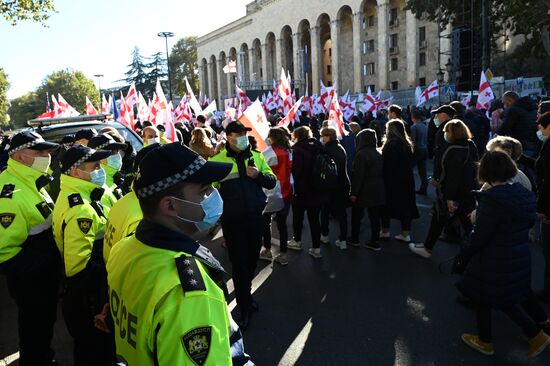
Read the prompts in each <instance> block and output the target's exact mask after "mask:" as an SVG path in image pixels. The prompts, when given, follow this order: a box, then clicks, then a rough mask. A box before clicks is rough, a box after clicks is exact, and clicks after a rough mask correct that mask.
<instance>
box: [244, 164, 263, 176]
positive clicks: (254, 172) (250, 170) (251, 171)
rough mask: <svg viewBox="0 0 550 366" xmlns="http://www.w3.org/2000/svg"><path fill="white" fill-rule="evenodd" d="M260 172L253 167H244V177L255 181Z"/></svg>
mask: <svg viewBox="0 0 550 366" xmlns="http://www.w3.org/2000/svg"><path fill="white" fill-rule="evenodd" d="M259 173H260V171H259V170H258V168H256V167H255V166H247V167H246V175H248V176H249V177H250V178H252V179H256V177H257V176H258V174H259Z"/></svg>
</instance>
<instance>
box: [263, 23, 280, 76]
mask: <svg viewBox="0 0 550 366" xmlns="http://www.w3.org/2000/svg"><path fill="white" fill-rule="evenodd" d="M265 45H266V55H265V58H266V61H267V62H266V68H267V70H265V75H266V78H265V80H274V79H275V73H276V71H275V68H276V65H277V62H276V59H275V58H276V56H275V55H276V47H277V45H276V40H275V34H274V33H273V32H269V33H268V34H267V35H266V36H265Z"/></svg>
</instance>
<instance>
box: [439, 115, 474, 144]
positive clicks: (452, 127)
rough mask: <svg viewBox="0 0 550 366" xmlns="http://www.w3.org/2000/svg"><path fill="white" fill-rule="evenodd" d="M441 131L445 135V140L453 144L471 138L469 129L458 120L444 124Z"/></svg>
mask: <svg viewBox="0 0 550 366" xmlns="http://www.w3.org/2000/svg"><path fill="white" fill-rule="evenodd" d="M443 131H444V132H446V133H447V140H449V142H451V143H452V142H455V141H460V140H470V139H471V138H472V137H473V136H472V133H471V132H470V129H469V128H468V126H466V124H465V123H464V122H462V121H461V120H459V119H452V120H450V121H449V122H447V123H446V124H445V127H443Z"/></svg>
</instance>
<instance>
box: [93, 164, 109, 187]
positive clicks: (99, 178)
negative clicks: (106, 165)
mask: <svg viewBox="0 0 550 366" xmlns="http://www.w3.org/2000/svg"><path fill="white" fill-rule="evenodd" d="M89 174H90V178H91V179H90V182H92V183H93V184H95V185H96V186H98V187H103V185H104V184H105V179H106V174H105V169H103V168H100V169H96V170H92V171H91V172H89Z"/></svg>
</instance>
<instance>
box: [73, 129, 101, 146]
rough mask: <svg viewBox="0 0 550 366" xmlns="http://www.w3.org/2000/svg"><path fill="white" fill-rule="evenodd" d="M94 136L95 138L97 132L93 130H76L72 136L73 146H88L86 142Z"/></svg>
mask: <svg viewBox="0 0 550 366" xmlns="http://www.w3.org/2000/svg"><path fill="white" fill-rule="evenodd" d="M94 136H97V131H96V130H94V129H93V128H83V129H81V130H78V131H76V133H75V135H74V145H84V146H88V141H90V140H91V139H92V137H94Z"/></svg>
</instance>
